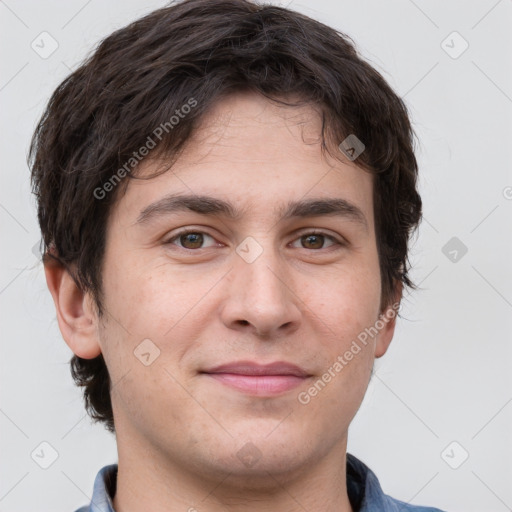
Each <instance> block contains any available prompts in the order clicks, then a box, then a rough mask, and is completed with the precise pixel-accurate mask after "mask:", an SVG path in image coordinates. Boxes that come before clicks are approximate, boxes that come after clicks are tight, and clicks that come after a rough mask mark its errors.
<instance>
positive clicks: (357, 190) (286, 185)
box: [122, 92, 373, 220]
mask: <svg viewBox="0 0 512 512" xmlns="http://www.w3.org/2000/svg"><path fill="white" fill-rule="evenodd" d="M290 99H291V100H292V101H293V100H294V99H293V98H287V100H290ZM321 129H322V118H321V115H320V113H319V111H318V110H317V109H315V108H314V107H313V106H311V105H302V106H299V107H295V106H294V107H289V106H283V105H276V104H274V103H272V102H270V101H269V100H267V99H266V98H264V97H263V96H261V95H259V94H255V93H249V92H243V93H236V94H231V95H230V96H227V97H225V98H223V99H222V100H219V101H218V102H216V103H215V104H214V105H213V106H212V108H211V109H210V111H209V112H208V113H207V114H206V115H205V116H204V117H203V119H202V121H201V123H200V124H199V125H198V127H197V128H196V130H195V131H194V133H193V134H192V136H191V137H190V139H189V140H188V141H187V143H186V145H185V146H184V149H183V151H182V152H181V153H180V155H179V156H178V157H177V159H176V160H175V161H173V162H172V164H169V163H168V162H166V161H165V159H160V160H151V159H146V160H145V161H143V162H142V163H141V164H140V167H139V168H138V169H137V176H138V177H143V178H149V179H143V180H129V184H128V187H127V193H126V195H125V197H123V199H122V201H123V202H124V203H125V206H126V207H128V209H130V210H132V209H135V208H137V209H138V210H139V212H138V213H139V214H140V212H141V211H143V209H144V208H147V206H148V205H149V204H150V203H152V202H154V201H156V200H158V198H163V197H164V196H165V195H166V194H169V193H172V194H178V195H180V194H181V195H188V196H190V195H198V196H211V197H219V198H221V199H224V200H226V201H227V200H229V202H230V203H238V205H239V208H237V210H239V211H251V210H254V208H255V207H257V206H258V205H260V206H262V205H266V208H265V211H267V212H270V211H272V212H274V213H275V214H276V215H277V214H282V213H283V211H284V209H285V208H286V207H287V206H289V204H290V202H291V201H292V200H293V201H295V202H296V201H298V200H300V199H305V198H307V197H308V196H310V197H315V198H322V197H324V198H329V197H330V198H340V197H341V198H342V199H347V200H350V202H352V203H355V204H356V205H358V206H359V208H360V209H361V210H363V211H364V213H365V217H367V218H368V220H371V218H372V212H373V210H372V206H371V197H372V183H373V182H372V180H373V177H372V175H371V174H370V173H368V172H366V171H364V170H363V169H361V168H360V167H358V166H357V165H355V164H354V163H353V162H350V161H348V160H347V159H344V158H343V155H340V159H339V160H338V159H334V158H331V157H330V155H329V154H328V153H326V152H324V151H322V149H321V146H322V145H321V142H322V140H321ZM340 153H341V152H340ZM166 168H167V169H168V170H166V171H165V172H163V173H162V174H159V175H156V176H155V175H154V173H155V171H157V172H158V171H160V172H161V171H162V170H165V169H166ZM288 210H289V208H288ZM365 210H366V211H365ZM133 220H135V219H133Z"/></svg>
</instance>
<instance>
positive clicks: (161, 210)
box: [135, 194, 368, 231]
mask: <svg viewBox="0 0 512 512" xmlns="http://www.w3.org/2000/svg"><path fill="white" fill-rule="evenodd" d="M245 211H246V210H245V209H244V210H240V209H238V208H236V207H235V206H234V205H233V204H232V203H229V202H227V201H224V200H223V199H219V198H216V197H212V196H206V195H177V194H169V195H167V196H165V197H163V198H162V199H159V200H158V201H155V202H154V203H151V204H150V205H148V206H146V207H145V208H144V209H143V210H142V211H141V212H140V214H139V217H138V218H137V221H136V222H135V223H136V224H145V223H148V222H149V221H150V220H152V219H154V218H157V217H161V216H164V215H170V214H173V213H179V212H195V213H199V214H201V215H213V216H224V217H227V218H228V219H230V220H233V221H237V220H240V219H241V218H242V217H243V216H244V213H245ZM277 213H278V216H279V217H280V219H281V220H289V219H292V218H295V217H298V218H305V217H317V216H321V215H322V216H339V217H344V218H346V219H348V220H350V221H353V222H355V223H358V224H360V225H361V226H362V227H364V228H365V230H366V231H368V222H367V220H366V217H365V215H364V213H363V212H362V211H361V210H360V209H359V208H358V207H357V206H356V205H354V204H352V203H350V202H349V201H347V200H346V199H342V198H316V199H315V198H313V199H302V200H299V201H289V202H288V203H286V204H285V205H283V206H281V207H280V208H278V210H277Z"/></svg>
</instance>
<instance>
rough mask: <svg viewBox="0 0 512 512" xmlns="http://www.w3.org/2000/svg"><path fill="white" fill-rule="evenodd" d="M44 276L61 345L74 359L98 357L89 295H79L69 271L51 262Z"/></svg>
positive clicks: (97, 345)
mask: <svg viewBox="0 0 512 512" xmlns="http://www.w3.org/2000/svg"><path fill="white" fill-rule="evenodd" d="M44 273H45V275H46V283H47V285H48V289H49V290H50V293H51V294H52V297H53V302H54V303H55V309H56V311H57V321H58V323H59V328H60V332H61V333H62V337H63V338H64V341H65V342H66V343H67V344H68V346H69V348H70V349H71V350H72V351H73V353H74V354H75V355H77V356H78V357H81V358H83V359H93V358H94V357H97V356H99V355H100V354H101V348H100V345H99V342H98V335H97V333H98V330H97V326H98V319H97V314H96V311H95V308H94V307H93V302H92V299H91V297H90V294H89V293H84V292H82V291H81V290H80V288H79V287H78V286H77V284H76V283H75V280H74V279H73V277H72V276H71V274H70V273H69V271H68V270H67V269H66V268H65V267H64V266H63V265H62V264H61V263H60V262H58V261H57V260H55V259H54V258H49V259H48V261H45V263H44Z"/></svg>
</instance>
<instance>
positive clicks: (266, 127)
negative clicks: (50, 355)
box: [45, 93, 401, 512]
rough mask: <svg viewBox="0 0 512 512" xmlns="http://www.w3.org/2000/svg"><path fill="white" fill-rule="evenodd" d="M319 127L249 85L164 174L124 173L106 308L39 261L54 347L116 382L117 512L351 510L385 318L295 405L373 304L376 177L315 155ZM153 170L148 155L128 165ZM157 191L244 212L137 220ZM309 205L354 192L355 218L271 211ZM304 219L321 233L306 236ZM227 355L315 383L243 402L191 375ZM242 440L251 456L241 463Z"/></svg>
mask: <svg viewBox="0 0 512 512" xmlns="http://www.w3.org/2000/svg"><path fill="white" fill-rule="evenodd" d="M320 127H321V121H320V117H319V115H318V114H317V113H316V111H315V110H313V109H312V108H311V107H309V106H307V107H301V108H290V107H277V106H275V105H273V104H271V103H270V102H269V101H268V100H266V99H264V98H262V97H261V96H258V95H255V94H253V93H237V94H236V95H231V96H229V97H227V98H225V99H223V100H221V101H220V102H218V103H217V104H216V106H215V108H214V109H213V110H212V111H211V112H210V114H209V115H208V116H207V117H205V118H204V120H203V123H202V125H201V126H200V127H199V128H198V130H197V131H196V132H195V134H194V136H193V137H192V139H191V140H190V141H189V144H188V146H187V148H186V150H185V151H184V153H183V154H182V155H181V156H180V157H179V159H178V160H177V162H176V163H175V165H174V166H173V167H172V169H171V170H170V171H168V172H166V173H164V174H162V175H160V176H158V177H154V178H151V179H147V180H130V182H129V184H128V187H127V189H126V193H125V194H124V195H122V196H120V198H119V199H118V201H117V202H116V204H115V206H114V208H113V210H112V212H111V216H110V218H109V223H108V226H107V246H106V253H105V259H104V265H103V268H102V273H103V290H104V295H105V308H106V311H107V313H106V314H105V316H104V317H103V318H98V316H97V313H96V309H95V307H94V304H93V301H92V300H91V297H90V294H89V293H82V292H81V291H80V290H79V289H78V288H77V287H76V285H75V283H74V281H73V280H72V278H71V277H70V275H69V274H68V273H67V272H66V271H65V270H64V269H63V268H61V267H59V266H57V265H55V264H48V265H47V266H46V268H45V272H46V278H47V282H48V286H49V289H50V291H51V293H52V296H53V298H54V301H55V305H56V310H57V318H58V322H59V326H60V329H61V332H62V335H63V337H64V339H65V341H66V342H67V344H68V345H69V347H70V348H71V350H72V351H73V352H74V353H75V354H76V355H78V356H80V357H83V358H93V357H96V356H97V355H98V354H100V353H103V356H104V358H105V361H106V364H107V367H108V370H109V373H110V376H111V379H112V382H113V383H114V384H115V386H114V388H113V390H112V404H113V410H114V419H115V424H116V436H117V445H118V453H119V472H118V481H117V493H116V495H115V499H114V507H115V509H116V511H117V512H135V511H140V510H152V511H154V512H160V511H162V512H163V511H166V512H169V511H171V512H172V511H185V510H189V511H190V512H193V511H194V510H197V511H199V512H202V511H210V512H217V511H221V510H222V511H223V512H225V511H240V512H241V511H243V512H250V511H258V512H262V511H267V510H268V511H271V510H272V511H275V510H279V511H283V512H292V511H299V510H300V511H303V510H322V511H324V512H330V511H333V512H334V511H336V512H339V511H343V512H348V511H352V508H351V506H350V503H349V500H348V496H347V489H346V473H345V465H346V447H347V431H348V427H349V424H350V422H351V420H352V419H353V417H354V415H355V414H356V412H357V410H358V408H359V406H360V404H361V402H362V400H363V396H364V393H365V391H366V389H367V386H368V383H369V380H370V376H371V370H372V366H373V362H374V359H375V358H376V357H381V356H382V355H383V354H384V353H385V352H386V350H387V348H388V346H389V344H390V342H391V339H392V337H393V332H394V327H395V319H394V318H392V319H391V320H390V319H387V320H386V322H385V324H384V327H383V328H382V329H381V330H380V331H379V334H378V335H377V336H376V337H374V338H370V339H369V341H368V343H367V344H366V345H365V346H362V345H361V347H362V349H361V351H360V352H359V353H358V354H357V355H355V356H354V357H353V359H352V360H351V361H350V362H348V364H347V365H346V366H344V368H343V370H342V371H340V372H339V373H337V374H336V376H335V377H334V378H332V380H331V381H330V382H329V383H328V384H327V385H326V386H325V387H324V388H323V389H322V390H321V391H320V392H318V394H317V395H316V396H314V397H313V398H311V400H310V402H309V403H307V404H302V403H300V402H299V400H298V395H299V393H301V392H304V391H307V390H308V389H309V388H310V387H311V386H312V384H313V383H314V382H316V381H317V380H318V379H319V378H321V377H322V375H323V374H325V372H326V370H327V369H328V368H329V367H332V365H333V363H334V362H335V361H336V360H337V358H338V356H339V355H343V354H344V353H345V352H346V351H347V350H348V349H349V348H350V346H351V344H352V342H353V341H354V340H355V339H356V338H357V336H358V334H360V333H361V332H362V331H364V329H365V328H366V327H369V326H372V325H374V324H375V322H376V320H378V319H379V314H380V313H382V312H383V310H382V311H381V310H380V298H381V276H380V271H379V261H378V253H377V246H376V238H375V227H374V212H373V202H372V180H373V177H372V175H371V174H370V173H368V172H364V171H363V170H362V169H361V168H359V167H358V166H357V165H355V163H353V162H350V161H348V160H347V159H346V158H345V159H343V155H341V154H340V157H341V158H342V159H343V160H344V161H338V160H332V159H328V158H327V157H325V156H322V153H321V149H320V143H319V142H320ZM156 165H157V162H155V161H151V160H146V161H144V162H143V163H142V164H141V167H140V168H139V172H140V173H141V175H144V174H146V175H147V174H148V173H150V172H153V171H154V170H155V168H156ZM169 193H176V194H191V193H192V194H201V195H202V194H205V195H210V196H214V197H217V198H220V199H223V200H225V201H231V202H232V203H233V205H234V206H236V207H237V208H239V209H241V210H243V212H244V213H243V216H242V217H241V218H240V219H238V220H237V221H233V220H231V219H229V218H228V217H226V216H216V215H204V214H198V213H195V212H190V211H189V212H179V213H174V214H168V215H163V216H160V217H155V218H153V219H152V220H151V221H148V222H145V223H142V224H138V223H137V222H136V221H137V218H138V216H139V214H140V212H141V211H142V210H143V209H144V208H145V207H147V206H148V205H149V204H151V203H153V202H154V201H157V200H159V199H161V198H163V197H164V196H165V195H167V194H169ZM313 197H314V198H334V197H337V198H343V199H345V200H347V201H350V202H351V203H352V204H353V205H355V206H357V207H358V208H359V209H360V210H361V211H362V213H363V214H364V217H365V219H366V223H367V225H366V226H364V224H362V223H358V222H355V221H354V220H353V219H351V218H349V217H346V216H332V215H331V216H329V215H317V216H314V217H308V218H291V219H287V220H281V218H280V217H279V215H278V212H277V208H278V207H280V206H281V205H283V204H285V203H287V202H288V201H293V200H300V199H308V198H313ZM179 228H191V231H194V232H196V233H198V232H199V233H203V242H202V245H201V242H199V243H198V242H197V241H196V242H194V240H192V242H191V241H190V237H189V238H187V237H181V238H179V237H178V238H173V237H174V236H175V234H176V233H177V232H178V229H179ZM313 229H316V230H320V231H322V232H323V233H324V234H325V235H326V236H325V238H322V237H320V239H316V240H315V239H314V240H313V241H311V240H310V239H308V237H307V236H304V235H308V234H311V231H312V230H313ZM204 234H206V235H208V236H206V235H204ZM249 236H250V237H252V238H253V239H254V240H256V241H257V243H258V244H259V246H260V247H261V249H262V251H263V252H262V253H261V254H260V255H259V257H258V258H257V259H255V261H253V262H251V263H248V262H247V261H246V260H244V259H243V258H242V257H240V255H239V254H238V253H237V252H236V248H237V247H238V246H239V245H240V244H241V243H242V241H244V239H246V237H249ZM329 237H333V238H329ZM171 239H172V240H171ZM337 241H340V242H343V243H344V245H338V244H337ZM180 244H181V246H182V247H180ZM183 247H185V248H183ZM400 293H401V289H400V288H398V287H397V293H396V296H395V297H394V299H395V300H396V299H397V298H398V297H399V296H400ZM390 304H391V302H390ZM144 339H150V340H151V342H152V343H153V344H154V345H155V346H156V347H158V350H160V353H159V355H158V357H157V358H156V359H155V360H154V361H153V362H152V363H151V364H150V365H148V366H146V365H145V364H143V363H142V362H141V361H140V360H139V358H137V357H136V356H135V355H134V351H135V350H136V348H137V346H139V344H140V343H141V342H142V340H144ZM152 346H153V345H150V347H152ZM150 351H152V352H151V353H152V354H153V355H154V354H155V353H156V352H155V350H154V349H153V348H151V349H150ZM238 360H251V361H257V362H260V363H268V362H272V361H287V362H291V363H293V364H296V365H298V366H300V367H302V368H303V369H305V370H307V372H308V374H309V375H311V377H309V378H307V379H305V380H304V381H302V382H301V383H300V385H299V386H298V387H296V388H294V389H292V390H289V391H286V392H283V393H281V394H279V395H274V396H264V395H263V396H254V395H249V394H247V393H243V392H241V391H239V390H236V389H233V388H231V387H228V386H226V385H224V384H222V383H220V382H218V381H216V380H215V379H212V378H211V377H210V376H208V375H204V374H201V373H199V372H200V371H201V370H204V369H205V368H209V367H212V366H214V365H218V364H222V363H227V362H231V361H238ZM247 443H252V445H251V444H247ZM244 447H245V448H244ZM240 449H243V450H245V452H247V450H249V452H252V453H253V454H254V457H255V458H256V459H257V461H256V462H255V463H254V464H252V465H249V464H248V463H247V459H244V460H245V463H244V460H242V459H243V457H241V455H240V454H243V453H245V452H244V451H242V452H239V450H240ZM237 453H238V456H237Z"/></svg>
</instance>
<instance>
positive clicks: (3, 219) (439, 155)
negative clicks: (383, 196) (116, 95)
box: [0, 0, 512, 512]
mask: <svg viewBox="0 0 512 512" xmlns="http://www.w3.org/2000/svg"><path fill="white" fill-rule="evenodd" d="M288 3H289V0H283V1H282V2H280V4H281V5H287V4H288ZM163 5H164V2H162V1H142V0H125V1H119V0H102V1H100V0H89V1H85V0H69V1H67V2H62V1H61V2H57V1H56V0H53V1H49V0H46V1H45V2H38V1H36V0H26V1H23V0H20V1H16V0H6V1H0V27H1V30H0V38H1V43H0V52H1V64H0V66H1V74H0V108H1V112H2V117H1V128H2V132H1V134H2V137H1V139H0V140H1V145H2V146H1V147H2V152H1V165H2V170H1V173H0V181H1V185H0V226H1V233H2V236H1V240H2V244H1V247H2V251H1V257H2V262H1V265H0V308H1V310H0V311H1V315H2V340H1V381H2V382H1V384H2V385H1V388H0V389H1V393H0V397H1V402H0V431H1V434H2V435H1V441H0V442H1V444H0V450H1V453H2V458H1V467H0V471H1V473H0V474H1V480H0V512H5V511H9V512H22V511H23V512H25V511H27V510H38V511H40V512H45V511H53V512H59V511H63V512H64V511H66V512H69V511H72V510H75V509H76V508H78V507H79V506H80V505H83V504H85V503H88V502H89V499H90V496H91V492H92V485H93V481H94V477H95V475H96V473H97V471H98V470H99V469H100V468H101V467H102V466H103V465H105V464H109V463H112V462H116V461H117V452H116V447H115V441H114V438H113V436H111V435H110V434H108V433H107V432H106V431H105V430H104V429H103V427H101V426H99V425H92V423H91V422H90V420H89V418H88V417H86V416H85V411H84V408H83V404H82V396H81V392H80V390H79V389H78V388H75V387H74V385H73V382H72V379H71V375H70V371H69V365H68V361H69V359H70V357H71V355H72V353H71V351H70V350H69V349H68V347H67V345H66V344H65V343H64V341H63V340H62V338H61V336H60V332H59V330H58V326H57V323H56V320H55V310H54V306H53V302H52V300H51V296H50V294H49V292H48V291H47V288H46V283H45V280H44V274H43V270H42V265H41V264H40V263H38V261H37V259H36V257H35V256H34V254H33V252H32V249H33V246H34V244H36V242H37V241H38V240H39V233H38V226H37V221H36V215H35V207H34V204H35V201H34V199H33V198H32V197H31V193H30V185H29V172H28V169H27V166H26V163H25V158H26V153H27V148H28V143H29V139H30V136H31V134H32V131H33V129H34V127H35V124H36V122H37V120H38V118H39V116H40V115H41V113H42V110H43V108H44V106H45V104H46V102H47V100H48V98H49V96H50V94H51V93H52V91H53V90H54V89H55V87H56V86H57V85H58V84H59V83H60V82H61V80H63V79H64V78H65V77H66V76H67V75H68V74H69V72H70V71H71V70H73V69H74V68H75V67H76V65H77V63H78V62H79V61H80V60H81V59H82V58H83V57H85V55H86V54H88V53H89V52H90V51H91V49H92V47H93V45H94V44H95V43H97V42H98V41H99V40H100V39H101V38H102V37H104V36H106V35H107V34H109V33H110V32H111V31H112V30H114V29H116V28H119V27H121V26H123V25H125V24H126V23H128V22H130V21H132V20H134V19H135V18H137V17H139V16H140V15H142V14H144V13H146V12H149V11H150V10H152V9H154V8H157V7H161V6H163ZM291 7H293V8H295V9H296V10H299V11H302V12H304V13H306V14H308V15H310V16H311V17H314V18H316V19H318V20H320V21H323V22H325V23H327V24H330V25H331V26H334V27H335V28H337V29H339V30H341V31H343V32H345V33H347V34H349V35H350V36H352V37H353V38H354V39H355V41H356V43H357V44H358V47H359V49H360V51H361V52H362V54H363V55H364V56H365V57H366V58H367V59H369V60H370V61H371V63H372V64H373V65H374V66H376V67H377V69H379V71H381V72H382V73H383V74H384V76H385V78H386V79H387V80H388V81H389V82H390V83H391V85H392V86H393V87H394V88H395V90H396V91H397V92H398V93H399V94H400V95H401V96H403V97H405V100H406V102H407V104H408V106H409V108H410V111H411V115H412V119H413V122H414V127H415V129H416V131H417V134H418V137H419V139H420V141H421V145H420V147H419V148H418V157H419V161H420V167H421V192H422V196H423V199H424V205H425V206H424V208H425V220H424V222H423V223H422V225H421V227H420V230H419V234H418V237H417V240H416V242H415V243H414V245H413V248H412V254H411V261H412V264H413V266H414V270H413V273H412V277H413V278H414V279H415V281H416V282H417V283H419V284H421V288H422V290H420V291H418V292H415V293H413V294H411V295H407V296H406V299H405V301H404V309H403V315H404V317H405V319H403V320H400V321H399V325H398V330H397V333H396V336H395V339H394V341H393V343H392V345H391V348H390V350H389V352H388V354H387V355H386V356H384V358H383V359H382V360H379V361H378V363H377V365H376V370H377V372H376V375H375V377H374V378H373V380H372V382H371V384H370V387H369V390H368V393H367V396H366V398H365V400H364V402H363V406H362V408H361V410H360V411H359V413H358V415H357V416H356V419H355V420H354V423H353V425H352V427H351V433H350V441H349V451H350V452H351V453H353V454H355V455H356V456H358V457H359V458H361V459H362V460H363V461H365V462H366V463H367V464H368V465H369V466H370V468H372V469H373V470H374V471H375V472H376V474H377V476H378V477H379V478H380V481H381V484H382V486H383V488H384V490H385V491H386V492H387V493H388V494H390V495H392V496H394V497H397V498H400V499H402V500H404V501H411V502H412V503H416V504H428V505H432V506H437V507H440V508H442V509H445V510H448V511H453V512H457V511H459V512H462V511H464V512H477V511H478V512H481V511H483V510H485V511H486V512H502V511H505V510H511V508H512V485H511V482H512V429H511V425H512V403H511V402H512V385H511V384H512V377H511V371H510V368H511V359H512V348H511V344H510V330H511V327H512V322H511V318H512V276H511V270H510V259H511V256H512V229H511V226H512V169H511V160H512V159H511V147H512V144H511V138H510V137H511V133H512V126H511V125H512V72H511V67H510V65H511V62H512V60H511V57H512V47H511V46H512V36H511V33H512V32H511V31H510V27H511V26H512V23H511V22H512V1H511V0H500V1H496V0H481V1H471V2H469V1H466V0H464V1H463V0H457V1H451V2H446V1H441V0H434V1H428V2H427V1H425V0H423V1H422V0H416V2H415V3H413V1H412V0H393V1H385V2H384V1H379V0H365V1H359V2H357V1H350V2H349V1H346V0H343V1H335V0H315V1H311V2H310V1H304V0H303V1H299V0H297V1H295V2H293V3H292V5H291ZM43 31H47V32H48V33H49V34H51V36H52V37H53V38H54V39H55V40H56V41H57V43H58V48H57V50H56V51H55V52H54V53H53V54H52V55H51V56H49V57H48V58H46V59H43V58H41V57H40V56H39V55H38V53H36V52H35V51H34V50H33V49H32V48H31V43H32V41H34V40H35V43H37V44H39V46H42V44H43V43H41V37H44V36H40V34H41V33H42V32H43ZM454 31H457V32H458V33H459V34H460V36H461V37H462V38H463V39H464V40H465V41H467V43H468V44H469V47H468V49H467V50H466V51H465V52H464V53H462V54H461V55H460V56H458V57H457V58H453V57H454V56H457V54H458V53H459V52H460V50H462V49H463V47H464V46H463V45H464V41H463V40H462V39H460V38H459V37H458V36H457V35H453V34H452V32H454ZM450 34H452V35H450ZM447 38H448V39H447ZM443 41H445V43H442V42H443ZM45 48H46V49H48V48H50V46H49V43H48V40H46V43H45ZM447 52H448V53H447ZM449 53H451V54H452V55H451V56H450V55H449ZM452 237H457V239H458V241H455V243H456V244H458V246H457V245H454V246H453V247H452V246H448V247H447V248H446V249H444V252H445V253H447V255H448V256H447V255H445V253H444V252H443V247H445V244H447V243H448V241H449V240H450V239H452ZM452 243H454V242H452ZM461 244H464V246H465V247H467V253H466V254H465V255H462V252H461V247H462V246H461ZM453 250H455V251H457V253H453ZM450 251H452V252H451V254H450ZM454 257H456V261H451V259H453V258H454ZM450 258H451V259H450ZM44 441H45V442H47V443H50V445H51V446H52V447H53V448H54V449H55V450H56V451H57V453H58V458H57V460H56V461H55V462H54V463H53V464H52V465H51V466H50V467H49V468H48V469H42V468H41V467H40V466H39V465H38V464H37V463H36V462H35V460H34V459H36V460H37V457H35V456H34V459H32V458H31V453H32V452H33V451H34V450H36V453H39V454H41V453H44V454H45V455H44V457H42V456H41V458H40V459H39V462H41V460H42V459H44V458H46V460H47V462H50V459H49V457H51V451H50V449H49V448H48V447H46V448H45V446H44V445H43V447H42V448H41V447H40V443H42V442H44ZM453 441H455V442H456V443H457V444H456V445H452V446H451V447H450V448H449V449H448V450H446V451H445V448H446V447H447V446H449V445H450V443H452V442H453ZM41 450H42V451H41ZM465 452H467V453H468V454H469V458H468V459H467V460H466V461H465V462H464V463H463V464H462V465H461V466H460V467H459V468H458V469H452V468H451V467H450V466H449V465H448V462H449V463H450V464H451V465H452V466H455V465H457V464H458V463H460V461H461V460H462V457H463V456H464V454H465ZM443 453H444V456H443V455H442V454H443ZM43 462H44V461H43Z"/></svg>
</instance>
